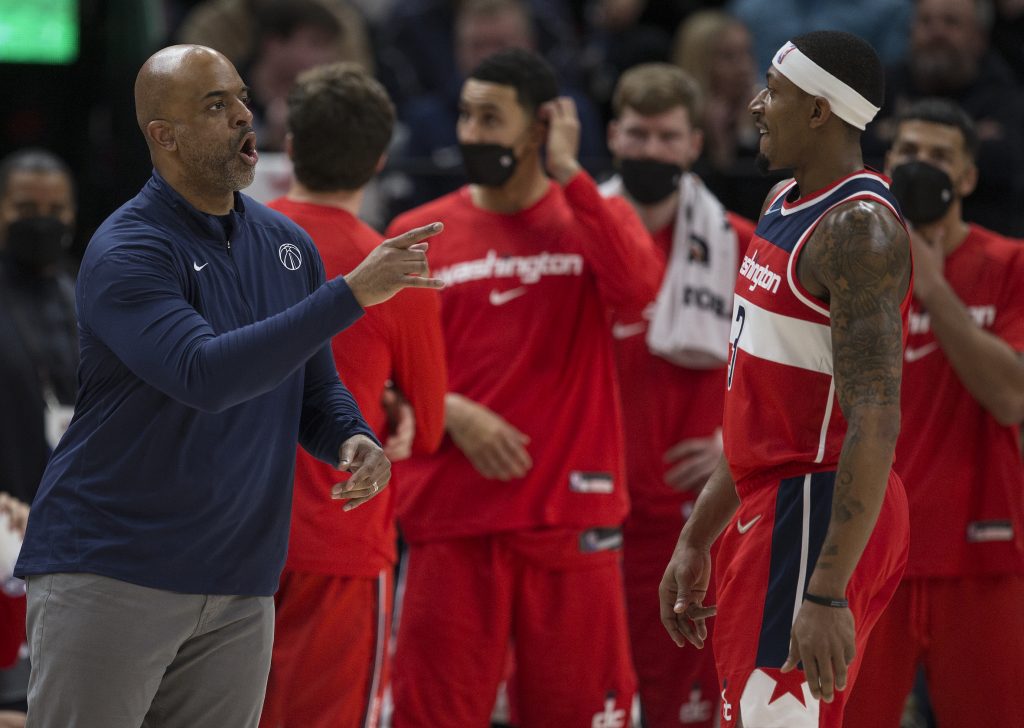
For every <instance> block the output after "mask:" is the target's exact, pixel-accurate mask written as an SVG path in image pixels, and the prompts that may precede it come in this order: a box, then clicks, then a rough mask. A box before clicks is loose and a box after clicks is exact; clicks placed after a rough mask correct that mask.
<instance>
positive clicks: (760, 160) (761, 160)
mask: <svg viewBox="0 0 1024 728" xmlns="http://www.w3.org/2000/svg"><path fill="white" fill-rule="evenodd" d="M754 164H756V165H757V171H758V172H760V173H761V176H762V177H767V176H768V175H769V174H770V173H771V171H772V163H771V160H770V159H768V157H767V156H766V155H764V154H761V153H760V152H758V154H757V159H755V160H754Z"/></svg>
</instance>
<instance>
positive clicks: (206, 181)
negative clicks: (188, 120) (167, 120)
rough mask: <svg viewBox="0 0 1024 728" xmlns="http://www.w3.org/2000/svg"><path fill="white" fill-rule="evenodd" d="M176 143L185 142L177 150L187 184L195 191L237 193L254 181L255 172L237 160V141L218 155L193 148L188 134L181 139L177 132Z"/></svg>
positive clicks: (253, 168) (239, 141)
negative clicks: (186, 176) (179, 153)
mask: <svg viewBox="0 0 1024 728" xmlns="http://www.w3.org/2000/svg"><path fill="white" fill-rule="evenodd" d="M178 139H179V142H181V141H183V142H184V144H179V147H178V148H179V149H180V150H181V161H182V164H184V166H185V170H186V172H187V173H188V184H189V186H190V187H193V188H194V189H197V190H203V191H205V192H214V193H221V192H238V191H239V190H244V189H245V188H246V187H248V186H249V185H251V184H252V182H253V179H254V178H255V177H256V168H255V167H252V166H250V165H247V164H245V163H244V162H243V161H242V160H241V159H239V158H238V149H239V147H240V146H241V140H240V139H239V140H237V141H236V142H233V144H234V146H233V147H231V148H229V149H226V150H225V151H223V152H221V153H218V152H216V151H214V150H212V149H203V148H201V147H199V146H198V145H195V144H192V143H191V142H192V140H191V139H190V138H189V136H188V133H187V132H186V134H185V135H184V138H183V137H182V134H181V131H180V130H179V132H178Z"/></svg>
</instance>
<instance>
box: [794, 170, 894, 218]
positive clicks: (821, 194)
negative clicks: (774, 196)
mask: <svg viewBox="0 0 1024 728" xmlns="http://www.w3.org/2000/svg"><path fill="white" fill-rule="evenodd" d="M858 179H870V180H873V181H875V182H877V183H878V184H880V185H882V186H883V187H885V188H886V189H889V185H888V184H887V183H886V181H885V178H884V177H882V176H881V175H879V174H876V173H874V172H867V171H865V172H858V173H856V174H851V175H850V176H849V177H847V178H846V179H843V180H839V181H838V182H836V183H835V184H833V185H830V186H829V187H826V188H825V189H823V190H819V191H818V192H815V193H814V194H812V195H811V196H810V197H808V198H807V199H805V200H804V201H803V202H801V203H799V204H796V205H789V206H787V205H786V203H785V202H783V203H782V209H781V210H780V212H781V213H782V214H783V216H785V215H792V214H793V213H796V212H800V211H801V210H805V209H807V208H808V207H812V206H813V205H816V204H818V203H819V202H821V201H822V200H823V199H824V198H825V197H827V196H828V195H831V194H833V193H834V192H835V191H836V190H838V189H840V188H842V187H844V186H845V185H848V184H849V183H850V182H853V181H855V180H858ZM787 189H788V188H787Z"/></svg>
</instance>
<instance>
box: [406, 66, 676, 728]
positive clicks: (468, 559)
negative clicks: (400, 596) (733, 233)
mask: <svg viewBox="0 0 1024 728" xmlns="http://www.w3.org/2000/svg"><path fill="white" fill-rule="evenodd" d="M557 94H558V86H557V83H556V81H555V77H554V72H553V70H552V69H551V67H550V66H549V65H548V64H547V63H545V62H544V61H543V59H541V58H540V57H539V56H538V55H537V54H535V53H531V52H529V51H525V50H521V49H510V50H506V51H502V52H500V53H497V54H495V55H493V56H490V57H488V58H487V59H485V60H484V61H483V62H482V63H481V64H480V65H479V66H478V67H477V68H476V69H474V70H473V71H472V73H471V74H470V77H469V78H468V79H467V80H466V82H465V84H464V86H463V90H462V94H461V97H460V115H459V119H458V122H457V124H458V127H457V134H458V140H459V142H460V145H461V150H462V153H463V156H464V162H465V164H466V168H467V173H468V176H469V178H470V184H469V186H468V187H465V188H463V189H460V190H458V191H457V192H453V193H451V194H449V195H446V196H444V197H442V198H440V199H439V200H436V201H434V202H432V203H429V204H427V205H425V206H424V207H422V208H420V209H418V210H414V211H412V212H409V213H407V214H406V215H403V216H402V217H401V218H399V219H398V220H397V221H396V222H395V223H393V227H394V226H401V225H404V224H407V223H408V222H409V221H411V220H418V219H422V218H423V217H424V216H425V215H434V216H439V217H441V218H444V219H445V220H446V221H447V222H446V231H447V232H446V233H445V234H443V235H441V236H439V237H438V238H437V239H436V241H435V242H433V243H431V262H432V266H433V268H432V271H433V274H434V275H435V276H437V277H439V278H441V279H444V280H446V281H447V282H448V284H447V287H446V289H445V290H446V292H447V294H448V295H446V296H445V297H444V298H442V300H441V310H442V314H443V318H442V324H443V328H444V335H445V348H446V354H447V357H448V371H449V380H450V381H449V391H450V393H449V394H448V396H447V398H446V427H447V430H448V433H449V434H450V435H451V439H450V440H446V441H445V442H444V443H443V444H442V446H441V448H440V450H438V452H437V453H436V454H434V455H432V456H420V457H413V458H411V459H410V460H409V461H408V462H407V463H401V464H400V467H399V470H398V475H399V477H400V478H401V487H400V488H399V489H398V493H397V497H398V513H399V524H400V526H401V528H402V533H403V535H404V536H405V538H406V539H407V541H408V543H409V559H408V564H409V568H408V570H407V575H408V576H407V580H406V583H405V591H404V601H403V604H402V607H401V617H400V622H399V632H398V645H397V650H396V653H395V680H394V694H395V716H394V726H395V728H409V726H482V725H487V721H488V717H489V716H490V715H491V710H492V707H493V706H494V702H495V694H496V691H497V687H498V683H499V681H500V679H501V677H502V675H503V673H504V669H505V666H506V656H507V650H508V648H509V645H510V644H511V646H512V648H513V650H514V652H515V658H516V667H517V672H516V688H515V690H514V691H513V692H514V695H515V700H516V701H517V705H518V713H519V716H520V717H521V719H522V724H523V725H551V726H556V725H557V726H581V725H604V726H611V725H619V726H621V725H624V724H625V720H626V716H627V715H628V712H629V708H630V704H631V702H632V699H633V696H634V692H635V689H636V684H635V678H634V675H633V668H632V664H631V660H630V655H629V645H628V637H627V630H626V623H625V622H626V619H625V609H624V607H625V605H624V599H623V592H622V575H621V571H620V560H619V551H618V549H619V546H620V545H621V533H620V531H619V525H620V524H621V522H622V519H623V518H624V517H625V515H626V509H627V502H628V499H627V496H626V488H625V483H624V482H623V475H624V472H623V462H622V455H621V451H622V436H621V419H620V408H619V401H618V396H617V387H616V385H615V375H614V362H613V358H612V357H613V350H612V341H611V336H610V334H609V331H608V323H607V318H606V317H607V312H608V310H609V308H623V309H631V308H634V309H635V308H637V307H642V306H643V305H644V304H646V303H647V302H648V301H650V300H651V298H652V297H653V296H654V294H655V291H656V288H657V283H658V274H659V271H660V265H659V261H658V259H657V256H656V254H655V251H654V249H653V245H652V244H651V241H650V238H649V236H648V235H647V233H646V232H645V231H644V229H643V226H642V225H641V223H640V221H639V220H637V218H636V216H635V214H634V213H633V211H632V210H631V209H630V208H629V205H628V204H627V203H626V202H625V201H624V200H621V199H617V200H607V201H606V200H603V199H602V198H601V196H600V194H599V193H598V190H597V187H596V186H595V185H594V182H593V181H592V180H591V178H590V177H589V175H587V174H586V173H585V172H583V171H582V169H581V167H580V164H579V162H578V161H577V153H578V138H579V122H578V121H577V119H576V115H575V113H574V109H573V105H572V100H571V99H567V98H565V97H561V98H557ZM542 146H544V147H545V148H546V150H547V152H546V157H544V158H542V156H541V151H540V150H541V147H542ZM542 160H543V161H542ZM544 162H546V167H547V172H548V173H549V174H550V175H551V177H553V178H554V179H553V180H552V179H549V178H548V177H547V176H546V175H545V169H544V166H542V165H543V163H544ZM438 256H439V257H438ZM538 332H540V333H541V335H538Z"/></svg>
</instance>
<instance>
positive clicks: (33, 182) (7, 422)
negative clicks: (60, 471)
mask: <svg viewBox="0 0 1024 728" xmlns="http://www.w3.org/2000/svg"><path fill="white" fill-rule="evenodd" d="M74 224H75V199H74V183H73V181H72V179H71V172H70V170H69V169H68V168H67V165H65V164H64V162H63V161H62V160H61V159H59V158H58V157H56V156H55V155H53V154H51V153H50V152H47V151H45V150H42V149H26V150H23V151H20V152H15V153H14V154H11V155H10V156H8V157H7V158H5V159H4V160H2V161H0V375H2V379H3V381H4V383H5V384H4V387H2V388H0V392H2V393H0V488H3V489H4V490H5V491H7V492H8V493H10V494H11V495H13V496H14V497H15V498H18V499H19V500H22V501H25V502H26V503H31V502H32V499H33V498H34V497H35V494H36V488H37V487H38V486H39V479H40V478H41V477H42V475H43V469H44V468H45V467H46V461H47V459H48V458H49V455H50V451H51V450H52V449H53V448H54V447H55V446H56V445H57V440H58V439H59V438H60V436H61V434H63V432H64V428H66V427H67V422H68V420H70V408H71V407H72V406H73V405H74V403H75V392H76V390H77V380H76V376H77V369H78V332H77V322H76V318H75V291H74V281H73V280H72V278H71V276H70V275H69V274H68V272H67V269H66V263H67V260H66V259H65V255H66V253H67V249H68V246H69V245H70V243H71V235H72V228H73V226H74Z"/></svg>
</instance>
